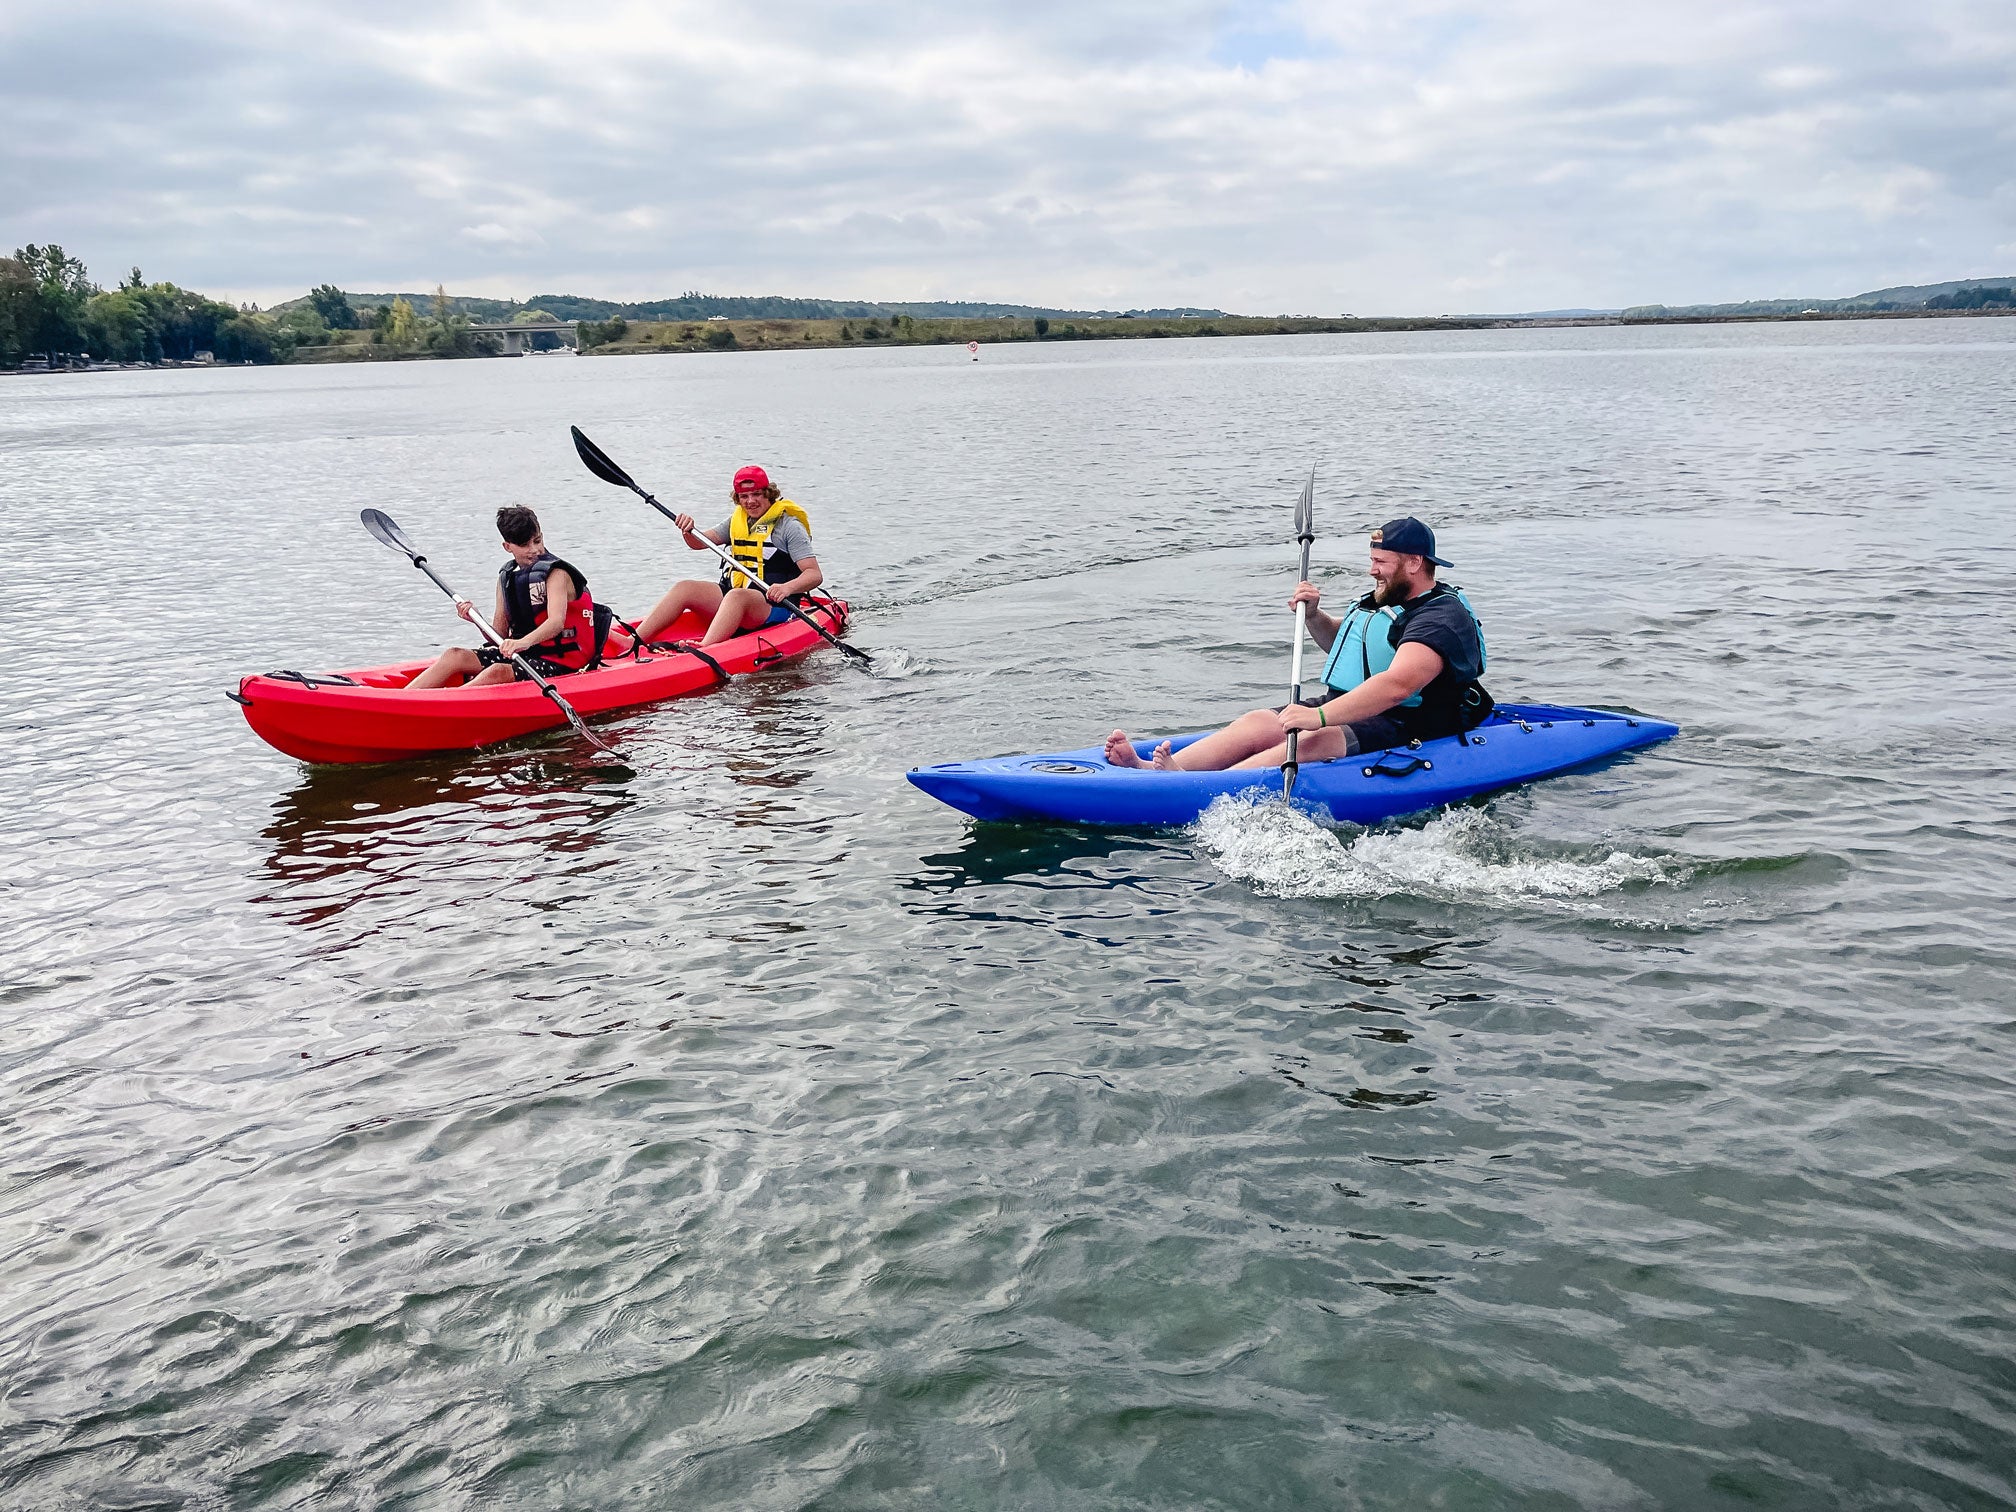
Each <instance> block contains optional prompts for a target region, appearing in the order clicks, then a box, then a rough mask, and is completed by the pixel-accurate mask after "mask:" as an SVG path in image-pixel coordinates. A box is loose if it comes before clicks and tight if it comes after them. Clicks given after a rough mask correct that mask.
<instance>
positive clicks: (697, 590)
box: [637, 467, 826, 646]
mask: <svg viewBox="0 0 2016 1512" xmlns="http://www.w3.org/2000/svg"><path fill="white" fill-rule="evenodd" d="M731 497H732V498H733V499H734V501H735V507H734V509H733V510H732V511H731V512H730V513H729V516H728V518H727V519H725V520H723V521H722V522H721V523H720V524H719V525H717V526H715V527H714V529H712V530H709V531H705V532H702V531H701V530H699V529H698V528H697V526H696V524H695V521H694V519H693V516H691V515H690V514H682V515H678V516H676V517H675V518H674V519H673V522H672V523H673V524H675V525H677V526H678V527H679V528H680V529H681V530H682V531H684V532H685V533H686V545H687V546H688V548H690V549H691V550H694V551H705V550H706V549H707V542H708V541H712V542H713V543H714V544H715V545H717V546H726V547H727V548H728V551H729V554H730V555H731V556H733V557H734V558H735V560H736V561H737V562H738V563H740V564H741V565H742V567H743V568H744V569H746V570H744V571H740V572H730V571H729V570H728V569H726V568H723V569H722V571H721V580H720V582H718V583H705V582H699V581H696V580H693V579H687V580H686V581H683V582H678V583H674V584H673V585H672V586H671V588H669V589H668V590H666V593H665V596H664V597H663V598H661V599H660V600H658V602H657V603H656V604H655V605H653V606H652V609H651V612H650V613H649V614H647V615H645V616H644V621H643V623H642V624H640V625H639V626H638V627H637V638H638V639H639V640H640V641H644V642H646V643H648V642H651V641H654V640H656V639H657V638H658V636H659V635H660V634H661V633H662V632H663V631H664V630H665V629H666V627H667V626H669V625H671V624H672V623H673V622H675V621H676V620H677V619H678V618H679V616H680V615H682V614H684V613H685V612H686V611H687V610H688V609H698V610H699V611H700V612H701V613H702V614H705V615H708V616H710V619H709V622H708V625H707V633H706V634H705V635H703V636H701V638H700V644H701V645H703V646H711V645H713V644H715V643H716V642H717V641H724V640H727V639H728V638H729V637H730V636H732V635H740V634H742V632H743V631H745V630H757V629H760V628H762V627H763V626H765V625H776V624H781V623H782V622H783V621H785V620H787V619H789V618H790V617H791V611H790V610H788V609H786V608H785V607H784V600H786V599H788V598H796V597H797V596H798V595H800V594H804V593H810V592H811V591H812V590H813V589H814V588H817V587H818V586H819V585H820V584H821V583H823V582H825V581H826V574H825V573H823V572H821V571H820V570H819V559H818V558H817V557H815V556H813V555H812V522H811V520H810V519H808V518H807V517H806V514H805V511H804V510H802V509H800V508H799V507H798V506H797V505H796V504H793V503H792V502H791V501H790V500H789V499H787V498H784V497H783V496H782V494H781V492H780V491H779V489H778V488H777V486H776V485H775V484H773V483H772V482H771V481H770V475H769V474H768V473H766V472H765V471H763V469H762V468H760V467H745V468H743V469H742V470H741V471H740V472H738V473H736V474H735V483H734V491H733V493H732V494H731ZM703 535H704V539H703ZM731 579H732V581H731Z"/></svg>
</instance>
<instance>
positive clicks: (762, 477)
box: [735, 467, 770, 493]
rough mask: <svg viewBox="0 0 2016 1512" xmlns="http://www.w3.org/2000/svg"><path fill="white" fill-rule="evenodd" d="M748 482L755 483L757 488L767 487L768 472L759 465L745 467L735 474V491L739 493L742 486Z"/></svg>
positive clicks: (768, 482) (768, 484) (768, 481)
mask: <svg viewBox="0 0 2016 1512" xmlns="http://www.w3.org/2000/svg"><path fill="white" fill-rule="evenodd" d="M750 483H753V484H755V485H756V486H757V487H758V488H768V487H769V486H770V474H768V473H766V472H765V471H763V469H762V468H760V467H745V468H743V469H742V470H741V471H740V472H738V473H736V474H735V491H736V492H737V493H740V492H741V491H742V489H743V487H744V486H745V485H747V484H750Z"/></svg>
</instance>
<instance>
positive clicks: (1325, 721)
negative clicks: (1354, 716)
mask: <svg viewBox="0 0 2016 1512" xmlns="http://www.w3.org/2000/svg"><path fill="white" fill-rule="evenodd" d="M1316 723H1318V724H1319V725H1322V726H1323V728H1325V729H1326V730H1327V729H1328V728H1330V719H1329V716H1328V715H1326V714H1325V713H1324V712H1323V705H1321V704H1318V705H1316Z"/></svg>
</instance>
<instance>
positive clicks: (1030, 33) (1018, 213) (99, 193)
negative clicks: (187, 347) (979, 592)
mask: <svg viewBox="0 0 2016 1512" xmlns="http://www.w3.org/2000/svg"><path fill="white" fill-rule="evenodd" d="M2012 134H2016V13H2011V12H2010V10H2009V8H2008V7H2007V6H2006V4H2002V3H1999V0H1997V3H1988V0H1926V3H1923V4H1921V5H1919V6H1917V7H1914V8H1913V9H1911V10H1910V11H1908V12H1899V11H1897V10H1896V9H1895V8H1894V7H1893V6H1891V5H1889V4H1887V3H1877V0H1837V3H1836V4H1835V5H1833V6H1830V7H1829V8H1828V11H1827V13H1826V16H1825V18H1824V24H1823V22H1822V21H1821V20H1819V19H1816V18H1815V14H1814V12H1813V11H1812V9H1811V7H1810V6H1802V5H1796V4H1791V3H1770V0H1702V3H1700V4H1698V5H1695V6H1691V7H1688V8H1686V10H1685V11H1684V12H1681V11H1679V10H1675V11H1673V12H1671V13H1669V14H1668V15H1667V16H1666V17H1665V19H1664V21H1663V22H1662V23H1660V24H1652V23H1650V22H1648V18H1647V14H1646V12H1645V11H1644V10H1643V9H1642V8H1639V7H1625V6H1617V5H1615V4H1614V3H1608V0H1606V3H1597V0H1492V3H1489V4H1486V3H1483V0H1386V3H1380V4H1374V3H1371V0H1241V3H1217V0H1213V3H1203V0H1164V3H1157V4H1149V3H1146V0H1081V3H1077V4H1063V3H1060V0H1026V3H1021V4H1013V5H1011V4H1009V3H1007V0H976V3H974V4H972V5H969V6H965V7H960V8H957V10H956V13H955V12H954V11H951V10H948V9H946V8H942V7H936V6H927V5H923V4H919V3H913V0H901V3H890V4H884V5H880V6H876V7H873V8H866V7H834V6H830V5H825V4H812V3H810V0H779V3H776V4H770V5H764V6H760V7H758V6H754V5H749V4H744V3H740V0H670V3H662V0H617V3H614V4H609V5H604V6H599V7H594V8H578V9H570V10H563V9H562V8H559V7H554V6H551V5H549V4H543V3H539V0H447V3H442V4H436V5H431V6H418V7H416V6H413V5H411V4H396V5H395V4H390V3H383V0H350V3H343V4H338V3H334V0H295V3H293V4H290V5H288V6H278V7H276V6H270V5H263V4H252V3H249V0H183V3H181V4H178V5H177V6H174V7H160V6H154V5H141V4H138V3H134V0H15V3H14V4H13V5H10V6H9V7H8V8H6V10H5V11H4V12H0V241H6V242H7V244H8V245H9V246H11V245H13V244H15V243H18V242H23V241H29V240H35V241H47V240H55V241H59V242H62V243H63V244H64V245H66V246H67V247H69V248H70V249H71V250H72V251H73V252H77V253H79V254H81V255H83V256H85V257H86V258H87V259H88V260H90V261H91V262H92V263H93V265H94V266H98V267H107V268H115V267H125V266H128V265H130V264H133V263H139V264H140V265H142V266H143V267H144V268H145V269H146V270H147V271H148V272H149V274H150V275H152V276H160V277H172V278H175V279H176V280H177V281H179V282H184V283H188V284H191V285H192V286H196V287H201V288H205V289H208V290H212V291H214V292H217V293H219V294H227V295H232V296H236V297H250V298H259V299H272V298H275V297H284V296H285V295H286V294H288V293H291V292H298V291H299V290H300V289H303V288H306V287H308V286H309V285H311V284H316V283H321V282H324V281H333V282H336V283H339V284H344V285H348V286H352V287H362V288H380V289H382V288H389V287H394V286H400V287H421V288H431V287H432V286H433V285H434V284H435V283H437V282H445V283H447V284H448V285H449V286H450V287H451V288H455V289H458V290H467V291H469V292H492V293H512V294H518V295H525V294H529V293H532V292H535V291H536V290H547V291H551V292H579V293H591V294H607V295H615V296H633V297H642V296H650V295H662V294H666V293H673V292H677V291H678V290H680V289H684V288H692V287H701V288H707V289H711V290H720V291H723V292H748V293H757V292H795V293H805V294H819V295H829V296H883V297H911V298H917V297H946V298H958V297H980V298H992V299H1020V300H1027V301H1031V302H1044V303H1058V304H1076V305H1101V304H1108V305H1111V304H1128V305H1134V304H1166V303H1189V304H1216V305H1224V306H1226V307H1229V308H1248V309H1256V310H1261V311H1265V312H1270V313H1271V312H1273V311H1275V310H1293V311H1310V312H1323V311H1336V310H1345V309H1350V310H1356V311H1359V312H1367V311H1382V310H1386V311H1396V312H1406V311H1425V312H1431V313H1432V312H1435V311H1439V310H1443V309H1449V308H1470V307H1474V304H1473V296H1474V298H1477V299H1482V298H1487V297H1488V299H1489V300H1490V302H1491V303H1492V304H1493V306H1494V307H1497V308H1544V307H1549V306H1556V305H1567V304H1624V303H1638V302H1645V301H1652V300H1665V301H1667V302H1674V303H1678V302H1692V301H1695V300H1705V299H1721V298H1742V297H1749V296H1753V295H1758V294H1765V293H1795V294H1801V295H1828V294H1846V293H1852V292H1855V291H1857V290H1859V289H1862V288H1867V287H1877V286H1881V285H1884V284H1890V283H1899V282H1911V281H1917V280H1930V279H1935V278H1943V277H1946V276H1949V274H1950V272H1951V270H1952V269H1954V268H1970V269H1971V268H1974V267H1977V266H1980V265H1981V264H1982V263H1983V262H1984V261H1985V262H1993V261H1994V260H1995V259H1996V258H1998V257H2005V256H2006V252H2005V251H2004V250H2003V249H2005V248H2006V247H2007V245H2009V244H2010V243H2011V240H2012V238H2011V230H2012V218H2016V214H2012V212H2016V170H2012V169H2011V167H2010V162H2011V159H2010V154H2009V151H2008V144H2009V141H2010V138H2011V136H2012ZM2004 271H2007V270H2004Z"/></svg>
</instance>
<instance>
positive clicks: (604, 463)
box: [567, 425, 875, 666]
mask: <svg viewBox="0 0 2016 1512" xmlns="http://www.w3.org/2000/svg"><path fill="white" fill-rule="evenodd" d="M567 429H568V430H569V431H571V432H572V433H573V436H574V450H575V451H576V452H578V453H579V454H580V457H581V461H582V463H583V465H585V466H586V467H587V469H588V471H590V472H592V473H593V474H595V476H596V477H598V478H600V479H601V480H602V481H603V482H604V483H614V484H615V485H616V486H617V487H618V488H627V489H629V490H630V491H631V492H632V493H634V494H635V495H637V497H638V498H640V499H642V500H643V501H644V502H645V503H646V504H649V505H650V506H651V507H652V508H653V509H655V510H657V511H658V513H660V514H661V515H663V516H665V518H666V519H668V520H676V519H677V518H678V516H677V515H675V514H674V513H673V512H672V511H671V510H669V509H667V508H666V507H665V506H664V505H663V504H660V503H659V502H658V500H657V499H655V498H653V497H652V496H651V495H650V494H648V493H646V492H645V491H644V490H643V489H642V488H640V487H639V486H638V484H637V480H636V479H634V478H632V477H631V476H630V474H628V473H627V472H625V471H623V469H622V468H620V467H618V466H617V465H616V463H615V462H614V461H613V460H612V459H611V458H610V456H609V454H608V453H607V452H605V451H604V450H602V448H601V447H599V446H597V445H596V444H595V443H594V442H593V441H590V440H589V439H588V438H587V437H586V436H584V435H582V434H581V427H580V426H578V425H570V426H568V427H567ZM696 538H697V539H698V540H700V541H702V542H704V543H705V544H706V547H707V549H708V550H709V551H711V552H713V553H714V555H716V556H717V557H719V558H721V561H722V563H723V565H724V566H727V567H729V568H730V569H732V570H733V571H736V572H740V573H743V574H744V575H745V576H747V575H748V574H747V572H746V569H745V568H744V567H743V565H742V564H741V563H740V562H738V561H736V560H735V558H734V557H732V556H730V555H729V554H728V553H727V552H726V551H724V550H722V549H721V547H719V546H717V545H716V544H715V543H714V542H712V541H710V540H708V539H707V537H706V536H705V535H698V534H697V533H696ZM779 607H781V608H784V609H788V610H790V611H791V613H793V614H794V615H796V616H797V617H798V618H799V619H801V620H803V621H804V622H805V623H806V624H808V625H810V626H811V627H812V629H813V630H814V631H816V632H817V633H818V636H819V638H820V639H821V640H823V641H825V642H826V643H827V644H828V645H831V646H837V647H838V648H839V649H840V650H842V651H844V652H846V653H847V654H848V655H849V656H851V657H853V658H854V659H855V660H856V661H859V662H864V663H866V664H868V665H870V666H873V665H874V662H875V658H874V657H872V656H870V655H869V654H868V653H867V652H866V651H863V650H862V649H861V648H860V647H858V646H850V645H848V644H847V642H845V641H843V640H841V639H839V638H838V637H837V636H833V635H829V634H827V632H826V627H825V626H824V625H821V624H820V623H819V622H818V621H817V620H815V619H813V618H812V616H811V615H809V614H807V613H806V612H805V611H804V610H803V609H800V608H799V607H798V606H797V605H796V604H794V603H792V602H791V600H789V599H785V600H784V601H783V603H782V604H781V605H780V606H779Z"/></svg>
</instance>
